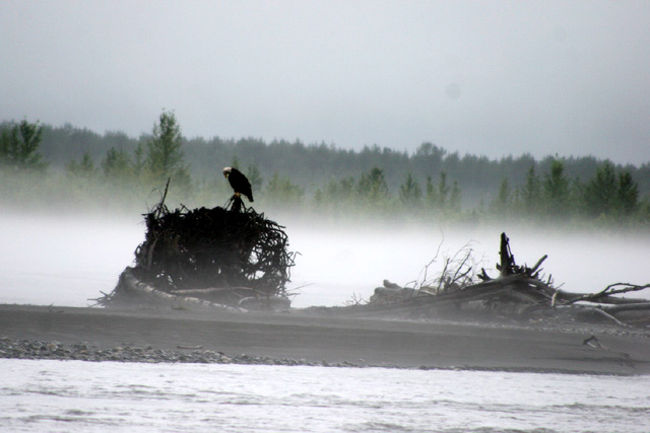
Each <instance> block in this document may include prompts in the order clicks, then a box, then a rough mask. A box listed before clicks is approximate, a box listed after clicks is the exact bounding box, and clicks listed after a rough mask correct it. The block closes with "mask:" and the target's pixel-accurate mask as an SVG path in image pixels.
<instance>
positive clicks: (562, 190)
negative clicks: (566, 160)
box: [543, 159, 569, 215]
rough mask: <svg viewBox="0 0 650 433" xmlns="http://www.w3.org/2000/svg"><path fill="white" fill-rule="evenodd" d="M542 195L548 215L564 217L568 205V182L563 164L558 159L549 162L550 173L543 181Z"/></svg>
mask: <svg viewBox="0 0 650 433" xmlns="http://www.w3.org/2000/svg"><path fill="white" fill-rule="evenodd" d="M543 187H544V195H545V202H546V208H547V211H548V213H550V214H552V215H565V214H566V213H567V211H568V209H567V207H568V205H569V203H568V201H569V181H568V179H567V178H566V176H565V174H564V164H563V163H562V161H559V160H558V159H554V160H553V161H552V162H551V167H550V172H549V173H548V174H547V175H546V178H545V179H544V184H543Z"/></svg>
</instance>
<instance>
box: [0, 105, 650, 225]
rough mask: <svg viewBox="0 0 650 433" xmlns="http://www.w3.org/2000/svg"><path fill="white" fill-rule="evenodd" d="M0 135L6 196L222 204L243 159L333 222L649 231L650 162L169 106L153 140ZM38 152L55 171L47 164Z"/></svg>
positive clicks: (283, 204) (276, 194) (253, 171)
mask: <svg viewBox="0 0 650 433" xmlns="http://www.w3.org/2000/svg"><path fill="white" fill-rule="evenodd" d="M0 132H1V135H0V177H1V178H0V181H1V182H0V193H2V194H0V199H2V200H15V201H16V202H19V201H21V200H23V199H24V198H25V197H34V198H35V200H36V199H37V200H39V201H42V202H43V203H48V202H51V201H53V200H55V199H57V200H61V202H67V203H73V204H74V205H77V204H78V203H85V204H90V203H97V204H98V205H101V206H108V203H111V202H112V203H115V201H116V199H117V198H118V197H119V199H118V201H122V202H128V203H132V204H134V205H135V206H138V207H141V206H142V205H143V203H148V204H150V203H154V202H156V201H157V200H158V199H159V195H160V193H161V190H162V188H163V187H164V184H165V182H166V180H167V177H171V178H172V182H171V186H170V195H169V196H168V200H169V201H172V200H179V201H180V202H182V203H183V204H186V205H195V206H203V205H214V204H223V203H225V201H226V200H227V198H228V197H229V196H230V194H231V191H230V189H229V187H228V184H227V181H226V180H225V179H224V178H223V176H222V175H221V171H220V168H221V167H222V166H225V165H228V164H227V161H232V162H231V164H230V165H231V166H234V167H242V166H245V167H248V168H247V170H246V175H247V177H248V178H249V180H250V181H251V185H252V187H253V190H254V192H256V191H259V192H260V194H259V195H258V194H256V199H258V198H259V201H257V200H256V202H255V206H256V207H259V208H261V209H264V208H265V207H269V208H276V209H280V208H281V209H287V210H288V211H291V210H292V209H297V208H300V209H306V207H304V206H303V205H304V204H306V203H313V204H314V205H315V207H314V209H315V211H316V212H319V214H326V215H330V216H332V217H334V218H338V217H341V216H343V215H345V216H347V215H349V214H350V213H351V212H352V213H354V214H355V215H359V216H363V215H364V214H365V215H369V216H376V215H391V216H395V217H397V218H401V217H409V218H410V217H413V218H421V219H422V220H423V221H432V220H436V221H438V220H456V219H462V220H469V219H470V218H471V219H472V220H473V221H477V222H478V221H479V219H480V218H490V217H492V216H494V217H495V218H496V217H498V218H503V217H504V216H507V217H508V218H511V219H516V218H522V219H524V218H525V219H532V220H534V221H544V220H545V219H547V220H549V221H555V222H557V218H560V219H562V221H565V220H566V221H569V222H570V221H577V220H578V219H582V220H587V219H588V220H589V221H592V222H593V223H597V224H600V223H601V222H604V223H608V224H617V225H623V224H641V225H645V226H648V227H650V164H643V165H641V166H640V167H634V166H627V167H621V166H617V165H614V164H613V163H611V162H609V161H607V162H605V163H601V162H599V161H598V160H596V159H595V158H593V157H583V158H579V159H574V158H568V159H567V158H563V159H560V158H546V159H544V160H542V161H535V159H534V158H532V157H531V156H530V155H523V156H521V157H518V158H513V157H507V158H502V159H501V160H499V161H491V160H488V159H487V158H486V157H476V156H473V155H464V156H462V157H461V156H459V155H458V154H457V153H451V154H448V153H447V152H446V151H445V150H444V149H442V148H439V147H438V146H436V145H434V144H431V143H423V144H422V145H421V146H420V147H419V148H418V149H417V151H416V152H414V154H412V155H410V156H409V155H408V154H407V153H405V152H397V151H393V150H391V149H387V148H379V147H378V146H372V147H366V148H365V149H364V150H363V151H361V152H353V151H349V150H342V149H337V148H336V147H334V146H332V145H330V146H326V145H324V144H320V145H318V146H315V145H304V144H303V143H301V142H299V141H296V142H294V143H289V142H284V141H275V142H273V143H270V144H266V143H264V142H262V141H261V140H256V139H240V140H236V141H235V140H221V139H218V138H215V139H212V140H210V141H206V140H203V139H192V140H185V139H183V137H182V135H181V129H180V126H179V125H178V123H177V121H176V119H175V117H174V114H173V113H170V112H163V113H162V114H161V115H160V117H159V119H158V120H157V122H156V124H155V125H154V128H153V132H152V135H151V136H143V137H141V138H140V139H131V138H129V137H127V136H126V135H125V134H122V133H115V132H112V133H106V134H105V135H104V136H103V137H102V136H100V135H98V134H95V133H92V132H91V131H88V130H80V129H75V128H72V127H71V126H69V125H66V126H64V127H62V128H51V127H47V126H39V125H36V124H30V123H29V122H27V121H23V122H21V123H20V124H13V123H10V124H8V123H4V124H0ZM41 154H42V155H43V156H42V157H41ZM186 156H187V157H188V158H189V159H190V161H189V163H190V165H191V167H192V176H193V177H194V179H192V178H190V175H189V173H190V172H189V167H190V165H186V163H185V157H186ZM43 158H46V159H47V161H48V162H49V163H50V167H53V169H52V168H51V169H50V170H47V171H45V170H42V169H43V168H44V167H45V163H44V161H43ZM64 158H67V159H65V160H64ZM63 160H64V163H65V164H62V163H61V161H63ZM96 162H97V163H96ZM10 167H11V169H10ZM64 167H65V170H61V168H64ZM215 167H216V168H215ZM380 167H381V168H380ZM23 168H24V170H23ZM33 169H38V170H33ZM36 171H38V172H40V177H37V174H36ZM19 173H22V174H20V175H19ZM29 173H32V174H29ZM270 173H273V175H272V176H271V177H270V180H268V181H267V182H265V181H264V176H265V175H266V176H270ZM23 174H24V175H23ZM504 174H506V175H505V176H504ZM288 175H290V176H291V177H290V178H289V177H288ZM267 179H269V178H268V177H267ZM43 180H46V181H43ZM461 192H462V194H461ZM461 196H462V198H463V199H464V200H465V201H464V203H463V208H461ZM109 199H110V200H109ZM100 203H101V204H100ZM483 203H489V206H484V205H483ZM549 215H552V216H555V217H557V218H553V219H548V218H547V217H548V216H549ZM432 216H433V218H431V217H432Z"/></svg>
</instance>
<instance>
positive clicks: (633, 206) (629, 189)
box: [617, 171, 639, 215]
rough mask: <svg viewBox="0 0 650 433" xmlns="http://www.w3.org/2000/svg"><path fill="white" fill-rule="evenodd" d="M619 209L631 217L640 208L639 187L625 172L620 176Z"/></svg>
mask: <svg viewBox="0 0 650 433" xmlns="http://www.w3.org/2000/svg"><path fill="white" fill-rule="evenodd" d="M617 198H618V207H619V209H620V212H621V213H622V214H624V215H631V214H632V213H634V212H635V211H636V210H637V208H638V207H639V186H638V184H637V183H636V182H634V180H632V175H631V174H630V173H629V172H627V171H625V172H623V173H621V174H620V175H619V176H618V197H617Z"/></svg>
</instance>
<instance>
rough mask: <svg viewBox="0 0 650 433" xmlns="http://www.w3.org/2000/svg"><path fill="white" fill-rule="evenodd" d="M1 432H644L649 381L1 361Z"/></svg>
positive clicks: (649, 425)
mask: <svg viewBox="0 0 650 433" xmlns="http://www.w3.org/2000/svg"><path fill="white" fill-rule="evenodd" d="M0 378H1V383H0V431H3V432H4V431H6V432H44V431H47V432H84V433H86V432H109V431H110V432H115V431H128V432H152V431H157V432H216V431H219V432H448V433H451V432H458V433H460V432H483V433H487V432H537V433H550V432H609V433H614V432H625V433H635V432H638V433H647V432H648V431H650V415H649V414H650V392H649V391H648V390H650V376H640V377H615V376H592V375H568V374H567V375H561V374H537V373H506V372H476V371H441V370H429V371H420V370H398V369H381V368H332V367H282V366H246V365H215V364H207V365H206V364H145V363H116V362H101V363H93V362H83V361H49V360H40V361H25V360H12V359H0Z"/></svg>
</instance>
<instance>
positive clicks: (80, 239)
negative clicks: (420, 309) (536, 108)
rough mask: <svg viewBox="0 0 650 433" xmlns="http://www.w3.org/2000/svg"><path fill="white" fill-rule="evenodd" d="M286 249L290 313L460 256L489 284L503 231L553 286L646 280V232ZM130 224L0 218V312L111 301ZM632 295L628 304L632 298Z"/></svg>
mask: <svg viewBox="0 0 650 433" xmlns="http://www.w3.org/2000/svg"><path fill="white" fill-rule="evenodd" d="M269 217H270V218H272V219H276V220H277V221H278V222H279V223H280V224H283V225H285V226H286V231H287V234H288V235H289V242H290V249H291V250H292V251H297V252H298V253H299V255H298V256H297V257H296V266H295V267H294V268H293V269H292V272H291V275H292V282H291V283H290V284H289V286H288V288H289V290H290V292H292V293H294V294H295V296H294V297H293V303H292V305H293V306H294V307H306V306H311V305H342V304H344V303H345V302H347V301H350V300H351V299H352V297H353V296H355V297H356V298H362V299H367V298H368V297H369V296H370V295H372V293H373V290H374V288H375V287H377V286H380V285H381V284H382V281H383V280H384V279H388V280H390V281H393V282H395V283H397V284H400V285H404V284H407V283H409V282H412V281H415V280H418V281H420V280H421V279H422V277H423V274H422V271H423V268H424V267H425V265H427V264H428V263H429V262H430V261H431V260H432V259H433V258H434V257H435V256H436V252H438V249H439V252H438V259H437V260H436V261H435V262H434V263H433V264H432V265H431V266H430V267H429V270H428V272H429V274H428V275H429V276H431V275H433V274H435V273H436V272H440V270H441V269H442V267H443V264H444V259H445V258H446V257H451V256H453V255H454V254H455V253H456V252H458V251H459V250H460V249H461V248H463V247H470V248H472V250H473V254H472V256H473V259H474V261H475V268H476V269H480V267H485V268H486V270H487V271H488V273H490V272H492V274H493V275H495V271H494V265H495V263H496V261H497V260H498V248H499V234H500V233H501V231H506V232H507V233H508V236H509V237H510V239H511V246H512V251H513V253H514V255H515V258H516V259H517V261H518V262H519V263H524V262H525V263H528V264H529V265H532V264H534V263H535V262H536V261H537V260H538V259H539V258H540V257H541V256H542V255H544V254H548V255H549V258H548V259H547V260H546V262H545V263H544V266H543V267H544V269H545V271H544V272H545V273H546V274H549V273H550V274H552V276H553V280H554V281H555V283H556V284H557V285H560V284H563V286H562V288H563V289H565V290H569V291H576V292H594V291H597V290H600V289H602V288H604V287H605V286H606V285H607V284H611V283H616V282H629V283H636V284H642V283H647V282H648V280H650V268H649V266H648V263H650V233H646V232H641V233H637V234H631V233H613V232H607V231H602V230H596V229H592V230H590V231H582V232H571V231H566V230H564V231H556V232H555V231H550V230H543V231H542V230H531V229H527V228H522V227H498V226H495V227H493V228H485V227H483V228H472V227H464V228H462V229H460V228H440V227H437V226H436V225H435V224H432V225H431V227H422V226H414V225H408V224H406V223H404V224H398V223H390V224H389V223H385V224H365V225H364V224H363V223H362V222H361V223H359V222H356V223H345V224H341V225H338V226H335V225H332V224H331V223H330V224H327V223H321V222H319V221H317V220H311V219H307V218H305V219H295V220H289V221H287V220H286V219H285V218H282V217H277V218H276V217H275V216H274V215H269ZM144 230H145V227H144V223H143V222H142V218H141V217H140V216H139V215H136V216H133V217H131V216H129V217H127V216H124V215H119V214H118V215H114V216H110V217H108V216H97V215H93V216H84V217H78V216H70V215H67V216H61V215H59V216H47V215H36V214H28V215H17V214H11V213H9V214H4V215H2V216H0V239H2V242H1V243H0V264H1V266H2V269H3V271H2V272H1V273H0V303H19V304H37V305H50V304H55V305H68V306H88V305H92V303H93V302H92V301H89V299H92V298H97V297H99V296H100V295H101V292H110V291H111V290H112V289H113V288H114V287H115V284H116V282H117V278H118V275H119V274H120V272H121V271H122V270H123V269H124V267H126V266H128V265H131V264H132V263H133V257H134V256H133V251H134V250H135V248H136V247H137V246H138V244H140V243H141V242H142V241H143V239H144ZM631 296H634V294H632V295H631Z"/></svg>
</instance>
